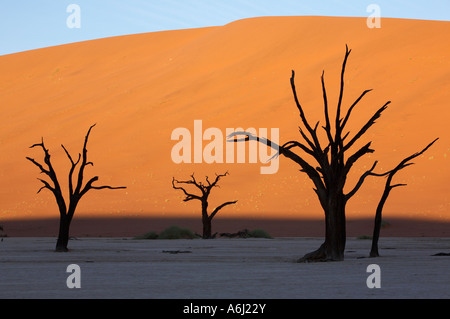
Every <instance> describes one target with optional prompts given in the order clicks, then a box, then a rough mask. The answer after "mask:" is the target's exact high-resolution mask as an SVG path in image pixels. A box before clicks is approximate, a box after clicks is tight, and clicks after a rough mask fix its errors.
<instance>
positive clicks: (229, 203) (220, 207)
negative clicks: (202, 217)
mask: <svg viewBox="0 0 450 319" xmlns="http://www.w3.org/2000/svg"><path fill="white" fill-rule="evenodd" d="M236 203H237V200H235V201H231V202H226V203H223V204H222V205H220V206H217V207H216V208H215V209H214V210H213V212H212V213H211V214H210V215H209V218H211V219H213V218H214V216H216V214H217V213H218V212H219V210H221V209H222V208H224V207H225V206H228V205H232V204H236Z"/></svg>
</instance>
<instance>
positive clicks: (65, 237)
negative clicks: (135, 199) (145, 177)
mask: <svg viewBox="0 0 450 319" xmlns="http://www.w3.org/2000/svg"><path fill="white" fill-rule="evenodd" d="M94 126H95V124H94V125H92V126H91V127H90V128H89V130H88V132H87V134H86V137H85V140H84V146H83V151H82V154H78V159H77V160H76V161H74V160H73V158H72V156H70V154H69V152H68V151H67V149H66V148H65V147H64V145H62V144H61V147H62V148H63V149H64V152H65V153H66V155H67V157H68V158H69V161H70V163H71V167H70V170H69V203H68V206H67V205H66V201H65V199H64V196H63V195H62V191H61V186H60V184H59V181H58V178H57V176H56V172H55V170H54V169H53V166H52V163H51V161H50V153H49V150H48V149H47V148H46V147H45V145H44V139H42V141H41V143H38V144H34V145H32V146H31V147H30V148H34V147H40V148H42V150H43V151H44V155H45V156H44V163H45V165H41V164H40V163H38V162H37V161H36V160H34V159H33V158H30V157H27V160H29V161H30V162H32V163H33V164H34V165H36V166H37V167H38V168H39V169H40V170H41V173H43V174H45V175H47V176H48V177H49V178H50V180H51V183H52V184H53V185H51V184H50V183H49V182H47V181H46V180H44V179H41V178H38V180H39V181H41V182H42V184H44V186H42V187H41V188H40V189H39V190H38V193H40V192H41V191H42V190H43V189H48V190H50V191H51V192H52V193H53V195H54V196H55V199H56V203H57V204H58V208H59V215H60V219H59V220H60V221H59V233H58V240H57V242H56V251H68V249H67V244H68V241H69V228H70V223H71V221H72V218H73V215H74V214H75V209H76V207H77V205H78V202H79V201H80V199H81V197H83V196H84V195H85V194H86V193H87V192H88V191H89V190H91V189H123V188H126V187H124V186H120V187H112V186H94V185H93V183H94V182H96V181H97V180H98V176H94V177H92V178H91V179H90V180H88V181H87V183H86V184H85V185H84V186H83V178H84V170H85V168H86V166H88V165H92V166H93V165H94V164H93V163H92V162H88V160H87V148H86V146H87V142H88V138H89V134H90V132H91V130H92V128H93V127H94ZM80 160H81V163H80ZM79 163H80V168H79V170H78V176H77V179H76V183H75V188H74V183H73V180H72V177H73V174H74V172H75V169H76V167H77V165H78V164H79Z"/></svg>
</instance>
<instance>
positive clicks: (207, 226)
mask: <svg viewBox="0 0 450 319" xmlns="http://www.w3.org/2000/svg"><path fill="white" fill-rule="evenodd" d="M202 224H203V236H202V237H203V238H204V239H208V238H211V228H212V227H211V218H209V216H208V200H207V199H206V200H202Z"/></svg>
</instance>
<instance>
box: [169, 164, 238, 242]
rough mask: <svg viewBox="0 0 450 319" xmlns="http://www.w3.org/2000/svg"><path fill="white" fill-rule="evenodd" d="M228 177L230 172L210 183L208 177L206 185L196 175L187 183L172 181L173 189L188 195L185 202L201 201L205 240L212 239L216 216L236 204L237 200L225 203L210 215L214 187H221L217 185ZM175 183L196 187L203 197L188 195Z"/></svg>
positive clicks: (219, 175) (218, 176)
mask: <svg viewBox="0 0 450 319" xmlns="http://www.w3.org/2000/svg"><path fill="white" fill-rule="evenodd" d="M227 175H228V172H226V173H225V174H216V178H215V179H214V181H213V182H210V181H209V178H208V176H206V184H205V183H203V182H198V181H197V180H196V179H195V177H194V174H192V175H191V179H190V180H187V181H178V180H176V179H175V177H174V178H173V179H172V187H173V188H174V189H180V190H182V191H183V193H184V195H186V198H185V199H183V201H184V202H188V201H191V200H194V199H196V200H199V201H200V202H201V204H202V224H203V238H205V239H206V238H212V227H211V224H212V219H213V218H214V216H216V214H217V213H218V212H219V211H220V210H221V209H222V208H224V207H225V206H228V205H232V204H236V203H237V200H235V201H230V202H225V203H223V204H221V205H219V206H217V207H216V208H215V209H214V210H213V211H212V212H211V214H209V213H208V198H209V195H210V193H211V190H212V189H213V188H214V187H219V185H217V183H218V182H219V180H220V179H221V178H222V177H225V176H227ZM175 183H177V184H187V185H194V186H195V187H197V188H198V189H199V190H200V192H201V195H196V194H191V193H188V192H187V191H186V190H185V189H184V188H183V187H181V186H176V185H175Z"/></svg>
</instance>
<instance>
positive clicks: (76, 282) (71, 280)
mask: <svg viewBox="0 0 450 319" xmlns="http://www.w3.org/2000/svg"><path fill="white" fill-rule="evenodd" d="M66 272H68V273H71V274H70V275H69V276H68V277H67V280H66V285H67V288H70V289H72V288H81V268H80V266H78V265H77V264H70V265H69V266H67V269H66Z"/></svg>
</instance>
